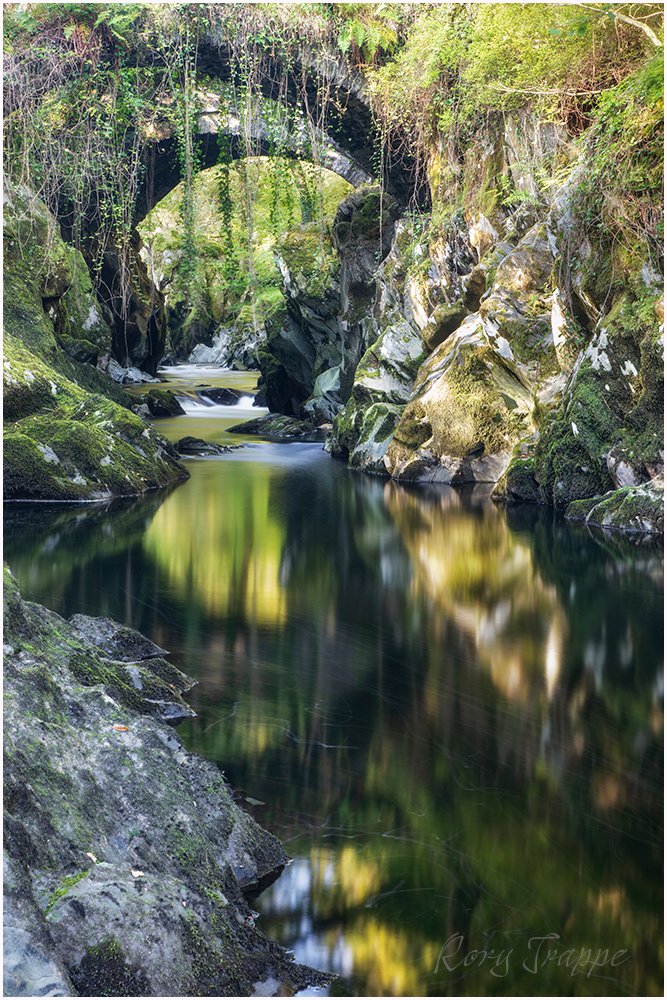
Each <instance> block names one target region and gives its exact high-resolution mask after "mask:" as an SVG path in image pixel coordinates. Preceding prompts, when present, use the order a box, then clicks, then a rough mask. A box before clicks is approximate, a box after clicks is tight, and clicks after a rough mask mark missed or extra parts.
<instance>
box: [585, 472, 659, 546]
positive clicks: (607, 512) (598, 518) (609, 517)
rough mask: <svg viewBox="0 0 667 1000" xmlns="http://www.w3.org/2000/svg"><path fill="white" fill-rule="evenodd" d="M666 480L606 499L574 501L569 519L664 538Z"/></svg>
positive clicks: (625, 489) (620, 491)
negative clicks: (662, 536)
mask: <svg viewBox="0 0 667 1000" xmlns="http://www.w3.org/2000/svg"><path fill="white" fill-rule="evenodd" d="M664 494H665V488H664V481H663V480H657V479H653V480H651V481H650V482H648V483H644V484H642V485H640V486H624V487H621V489H617V490H610V491H609V492H608V493H605V494H604V496H596V497H590V498H588V499H586V500H574V501H572V503H570V504H568V506H567V509H566V511H565V516H566V518H567V519H568V520H569V521H584V522H585V523H586V524H589V525H595V526H596V527H599V528H605V529H608V530H613V531H623V532H625V533H627V534H638V535H664V533H665V496H664Z"/></svg>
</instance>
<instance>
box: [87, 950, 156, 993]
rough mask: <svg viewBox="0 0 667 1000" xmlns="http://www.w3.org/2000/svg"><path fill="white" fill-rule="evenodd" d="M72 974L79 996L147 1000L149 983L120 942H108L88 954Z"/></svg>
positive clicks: (88, 951)
mask: <svg viewBox="0 0 667 1000" xmlns="http://www.w3.org/2000/svg"><path fill="white" fill-rule="evenodd" d="M68 971H69V974H70V977H71V979H72V982H73V983H74V985H75V987H76V989H77V992H78V994H79V996H99V997H122V996H128V997H131V996H145V995H146V990H147V989H148V981H147V979H146V976H145V974H144V973H143V972H142V971H141V970H140V969H135V968H132V967H131V966H130V965H129V964H128V962H127V960H126V958H125V955H124V952H123V948H122V946H121V944H120V942H119V941H118V940H117V939H116V938H105V939H104V940H102V941H100V942H98V943H97V944H95V945H92V946H91V947H90V948H88V949H87V950H86V953H85V955H84V956H83V959H82V960H81V962H80V963H79V965H78V966H75V967H73V966H70V967H69V969H68Z"/></svg>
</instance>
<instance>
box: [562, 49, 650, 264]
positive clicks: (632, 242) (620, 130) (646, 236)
mask: <svg viewBox="0 0 667 1000" xmlns="http://www.w3.org/2000/svg"><path fill="white" fill-rule="evenodd" d="M663 74H664V60H663V54H662V52H660V53H658V54H656V55H655V56H654V57H653V59H651V60H650V61H649V62H648V63H647V64H646V65H644V66H643V67H641V68H640V69H639V70H638V71H637V72H636V73H634V74H633V75H631V76H630V77H629V78H628V79H627V80H626V81H624V82H623V83H622V84H620V85H619V86H618V87H615V88H613V89H612V90H608V91H607V92H606V93H604V94H603V95H602V96H601V98H600V101H599V103H598V107H597V109H596V111H595V115H594V118H593V124H592V126H591V128H590V131H589V134H588V136H587V144H588V150H589V153H590V155H589V162H588V169H587V170H586V173H585V175H584V177H583V180H582V182H581V184H580V186H579V189H578V192H577V195H578V197H577V202H576V207H577V212H578V215H579V220H580V225H582V226H585V227H586V228H587V229H588V230H589V231H591V232H593V233H594V234H596V235H597V236H598V237H599V238H600V239H602V240H603V241H604V242H605V243H609V242H612V243H614V244H615V248H614V250H615V258H616V262H617V263H618V264H619V265H621V267H622V269H623V270H624V271H625V272H627V271H629V270H630V271H631V270H633V269H634V270H637V268H638V267H639V266H641V264H642V263H643V262H644V261H646V260H650V261H652V263H653V265H654V266H657V265H659V262H660V258H661V254H662V245H663V236H664V223H663V209H662V181H663V142H664V129H663V116H664V96H663Z"/></svg>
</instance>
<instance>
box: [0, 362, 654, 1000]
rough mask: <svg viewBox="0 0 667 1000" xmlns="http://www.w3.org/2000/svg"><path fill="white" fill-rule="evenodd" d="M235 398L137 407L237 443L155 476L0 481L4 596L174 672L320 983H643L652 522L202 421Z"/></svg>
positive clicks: (201, 377)
mask: <svg viewBox="0 0 667 1000" xmlns="http://www.w3.org/2000/svg"><path fill="white" fill-rule="evenodd" d="M167 376H168V378H169V380H170V382H171V385H172V388H174V390H175V391H178V390H179V389H180V390H181V391H184V390H191V389H192V387H193V386H195V385H197V384H199V383H205V384H208V385H211V384H216V385H228V386H230V385H231V386H234V387H236V388H240V389H241V390H242V391H244V392H246V391H247V392H248V393H251V392H252V391H253V387H254V384H255V382H254V376H253V375H249V374H246V373H244V374H237V373H226V372H219V371H216V372H212V371H210V370H205V369H197V368H189V369H174V370H170V371H169V372H168V373H167ZM250 403H251V400H250V398H249V397H246V398H245V399H242V400H241V401H240V403H239V404H238V405H237V406H235V407H221V406H217V407H204V406H202V405H200V404H198V403H197V402H196V401H195V402H191V403H190V404H188V413H187V414H186V415H185V416H179V417H174V418H168V419H164V420H161V421H159V429H160V430H161V431H162V432H163V433H164V434H165V435H166V436H167V437H169V438H171V439H173V440H176V439H177V438H179V437H183V436H185V435H194V436H197V437H203V438H207V439H211V440H215V441H217V442H220V443H235V444H238V443H243V444H244V447H243V448H242V449H239V450H237V451H234V452H231V453H229V454H226V455H224V456H220V457H215V458H208V459H200V458H198V459H192V460H190V461H189V462H188V468H189V471H190V472H191V479H190V480H189V481H188V482H187V483H185V484H184V485H181V486H179V487H177V488H176V489H174V490H172V491H162V492H160V493H154V494H150V495H148V496H145V497H143V498H140V499H136V500H129V501H122V502H116V503H113V504H90V505H80V506H66V505H65V506H64V505H62V504H23V505H10V506H6V508H5V559H6V560H7V561H8V562H9V564H10V566H11V568H12V570H13V571H14V573H15V574H16V576H17V578H18V581H19V584H20V586H21V588H22V590H23V592H24V596H25V597H27V598H30V599H33V600H37V601H40V602H42V603H44V604H45V605H47V606H48V607H51V608H53V609H55V610H56V611H58V612H60V613H61V614H64V615H70V614H72V613H74V612H85V613H88V614H93V615H109V616H111V617H113V618H115V619H118V620H119V621H123V622H125V623H127V624H129V625H132V626H134V627H135V628H138V629H139V630H141V631H142V632H145V633H146V634H147V635H149V636H150V637H151V638H152V639H153V640H155V641H156V642H157V643H158V644H159V645H161V646H164V647H166V648H167V649H169V650H171V653H172V659H173V661H174V662H175V663H176V664H178V665H179V666H180V667H182V669H184V670H185V671H186V672H188V673H189V674H192V675H193V676H195V677H196V678H197V679H198V680H199V685H198V686H197V687H196V688H195V689H194V691H193V693H192V702H193V705H194V707H195V708H196V710H197V712H198V713H199V714H198V718H197V719H196V720H194V721H193V722H192V723H188V724H186V725H184V726H182V727H181V728H180V729H179V734H180V736H181V738H182V739H183V740H184V742H186V744H187V745H188V746H190V747H192V748H194V749H196V750H198V751H199V752H200V753H202V754H204V755H205V756H207V757H208V758H210V759H212V760H215V761H218V762H219V763H220V765H221V766H222V767H223V768H224V771H225V773H226V774H227V776H228V778H229V780H230V782H231V784H232V786H233V787H234V789H236V795H237V797H238V798H239V800H240V801H241V802H243V804H244V805H245V807H246V808H248V809H249V810H250V811H251V812H252V813H253V815H255V817H256V818H257V819H258V820H259V822H261V823H262V824H263V825H264V826H266V827H267V828H268V829H270V830H272V831H274V832H275V833H276V834H277V835H278V836H279V837H280V839H281V840H282V841H283V843H284V844H285V846H286V849H287V851H288V853H289V854H290V855H291V856H292V857H293V858H294V861H293V863H292V864H291V865H290V866H289V867H288V868H287V869H286V870H285V872H284V873H283V874H282V875H281V877H280V878H279V879H278V881H277V882H275V883H274V885H273V886H271V887H270V888H269V889H268V890H266V891H265V892H264V893H263V894H262V895H261V896H260V897H259V898H258V900H257V901H256V903H255V904H254V905H255V906H256V908H257V910H258V911H259V914H260V916H259V922H260V926H261V927H263V929H264V930H265V932H266V933H267V934H268V935H269V936H272V937H274V938H275V939H277V940H280V941H281V942H282V943H284V944H285V945H286V946H287V947H289V948H291V949H292V950H293V951H294V953H295V955H296V957H297V958H298V959H299V960H301V961H303V962H306V963H309V964H312V965H315V966H317V967H319V968H322V969H327V970H331V971H333V972H336V973H338V974H339V976H340V977H341V978H340V979H339V980H338V981H337V982H335V983H334V984H333V986H331V987H330V990H329V992H330V994H331V995H337V994H338V995H360V996H368V995H385V996H400V995H485V994H500V995H503V994H505V995H512V994H514V995H531V994H536V995H558V994H565V995H600V994H602V995H652V994H655V995H661V994H662V988H661V985H662V958H663V955H662V868H661V864H662V726H663V713H662V695H663V685H662V648H663V646H662V588H663V582H662V581H663V575H662V571H663V561H662V552H661V550H660V549H659V548H657V547H656V546H649V545H635V544H632V543H630V542H627V541H624V540H622V539H620V538H618V537H612V536H604V535H602V534H597V535H593V534H591V533H590V532H588V530H586V529H584V528H581V527H572V526H569V525H568V524H567V523H566V522H565V521H564V520H563V519H562V518H561V517H559V516H558V515H556V514H554V513H553V512H551V511H548V510H546V509H540V508H537V507H529V506H526V507H515V508H513V509H509V510H505V509H503V508H498V507H497V506H495V505H494V504H493V503H492V502H491V501H490V499H489V496H488V490H487V489H482V488H479V487H477V488H475V489H474V490H466V491H458V492H457V491H455V490H453V489H450V488H447V487H438V488H436V487H423V488H406V487H404V486H401V485H398V484H395V483H392V482H387V481H383V480H379V479H374V478H370V477H366V476H364V475H362V474H358V473H354V472H352V471H350V470H348V469H347V468H345V467H344V466H343V465H341V464H339V463H337V462H334V461H333V460H331V459H330V458H329V457H328V456H327V455H326V454H324V453H323V451H322V447H321V445H319V444H277V443H271V442H265V441H260V440H258V439H256V438H254V439H250V438H243V437H241V438H239V437H238V436H236V435H230V434H229V433H228V431H227V428H228V427H229V426H230V425H231V424H232V423H236V422H238V421H239V420H243V419H246V418H249V417H251V416H256V415H257V410H256V409H252V408H251V406H250ZM548 936H550V937H548ZM547 937H548V939H547Z"/></svg>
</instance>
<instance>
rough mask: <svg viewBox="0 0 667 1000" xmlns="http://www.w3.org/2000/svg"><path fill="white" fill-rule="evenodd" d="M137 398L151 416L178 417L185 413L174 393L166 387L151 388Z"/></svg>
mask: <svg viewBox="0 0 667 1000" xmlns="http://www.w3.org/2000/svg"><path fill="white" fill-rule="evenodd" d="M138 398H139V399H140V400H141V402H140V403H139V406H145V407H146V409H147V410H148V413H149V415H150V416H151V417H178V416H180V415H181V414H183V413H185V410H184V409H183V407H182V406H181V404H180V403H179V401H178V399H177V398H176V396H175V395H174V393H173V392H169V390H168V389H151V390H150V392H147V393H145V394H144V395H143V396H139V397H138ZM136 412H138V411H137V410H136V409H135V413H136Z"/></svg>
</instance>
